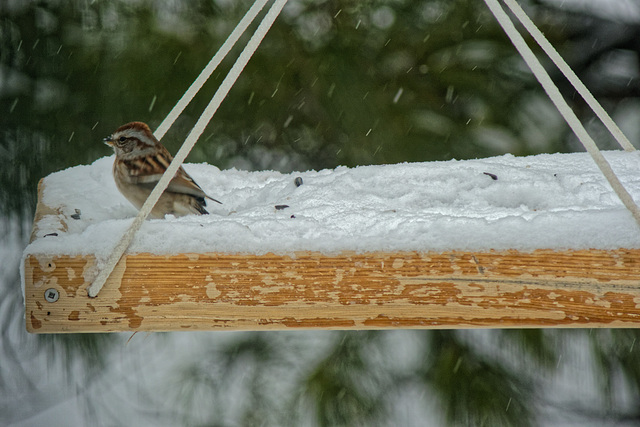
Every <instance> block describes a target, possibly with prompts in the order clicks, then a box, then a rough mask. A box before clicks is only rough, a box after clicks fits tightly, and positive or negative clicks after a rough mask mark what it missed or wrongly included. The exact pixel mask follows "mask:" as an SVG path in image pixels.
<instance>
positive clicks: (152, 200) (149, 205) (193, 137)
mask: <svg viewBox="0 0 640 427" xmlns="http://www.w3.org/2000/svg"><path fill="white" fill-rule="evenodd" d="M286 2H287V0H275V2H274V4H273V6H271V9H269V12H267V14H266V15H265V17H264V18H263V20H262V22H261V23H260V25H259V26H258V28H257V30H256V32H255V33H254V34H253V36H252V37H251V39H250V40H249V42H248V43H247V46H246V47H245V48H244V50H243V51H242V53H241V54H240V56H239V57H238V59H237V60H236V62H235V64H233V67H231V70H230V71H229V74H227V77H225V79H224V80H223V81H222V84H220V87H219V88H218V90H217V91H216V93H215V95H214V96H213V98H212V99H211V101H210V102H209V105H207V108H205V110H204V112H203V113H202V115H201V116H200V118H199V119H198V121H197V122H196V124H195V125H194V127H193V129H192V130H191V132H190V133H189V135H188V136H187V139H186V140H185V141H184V143H183V144H182V146H181V147H180V150H178V152H177V153H176V155H175V157H174V158H173V161H172V162H171V163H170V164H169V166H168V167H167V170H166V171H165V173H164V174H163V175H162V177H161V178H160V180H159V181H158V183H157V184H156V186H155V187H154V189H153V191H151V194H149V197H147V200H146V201H145V202H144V204H143V205H142V207H141V208H140V212H139V213H138V215H137V216H136V217H135V218H134V220H133V223H132V224H131V225H130V226H129V228H128V229H127V231H125V233H124V235H123V236H122V238H121V239H120V241H119V242H118V244H117V245H116V247H115V248H114V249H113V251H112V252H111V254H110V255H109V257H108V258H107V262H106V265H105V266H104V268H103V269H102V270H101V271H100V273H99V274H98V276H97V277H96V280H94V282H93V283H92V284H91V285H90V286H89V288H88V289H87V291H88V294H89V296H90V297H92V298H93V297H96V296H97V295H98V293H99V292H100V290H101V289H102V287H103V286H104V284H105V283H106V281H107V279H108V278H109V276H110V275H111V273H112V271H113V269H114V268H115V267H116V265H117V264H118V261H120V258H122V255H123V254H124V252H125V251H126V250H127V248H128V247H129V245H130V244H131V242H132V241H133V238H134V236H135V234H136V233H137V231H138V230H139V229H140V227H141V226H142V224H143V222H144V220H145V219H146V218H147V216H148V215H149V213H150V212H151V210H152V209H153V206H154V205H155V204H156V203H157V202H158V199H160V196H161V195H162V193H163V192H164V190H165V189H166V188H167V186H168V185H169V182H170V181H171V180H172V179H173V177H174V175H175V174H176V172H177V171H178V168H179V167H180V166H181V165H182V162H184V159H185V158H186V157H187V155H188V154H189V152H190V151H191V149H192V148H193V146H194V145H195V143H196V141H197V140H198V138H199V137H200V135H202V132H204V129H205V128H206V126H207V124H208V123H209V121H211V118H212V117H213V115H214V114H215V112H216V111H217V110H218V107H219V106H220V104H221V103H222V101H223V100H224V98H225V97H226V96H227V94H228V93H229V90H231V87H232V86H233V84H234V83H235V82H236V80H237V79H238V77H239V76H240V73H241V72H242V70H243V69H244V67H245V66H246V65H247V63H248V62H249V59H251V56H253V54H254V52H255V51H256V49H257V48H258V46H259V45H260V42H262V39H263V38H264V36H265V35H266V34H267V32H268V31H269V29H270V28H271V26H272V25H273V23H274V22H275V20H276V18H277V17H278V15H279V14H280V11H281V10H282V8H283V7H284V5H285V4H286Z"/></svg>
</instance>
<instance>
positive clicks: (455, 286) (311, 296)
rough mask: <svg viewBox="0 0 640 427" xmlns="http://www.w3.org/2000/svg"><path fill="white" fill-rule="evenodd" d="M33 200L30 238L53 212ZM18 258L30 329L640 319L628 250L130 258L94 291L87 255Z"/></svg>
mask: <svg viewBox="0 0 640 427" xmlns="http://www.w3.org/2000/svg"><path fill="white" fill-rule="evenodd" d="M41 187H42V185H41ZM39 193H40V194H42V188H40V191H39ZM41 199H42V198H41V197H40V202H39V204H38V207H37V212H36V216H35V223H34V235H35V231H39V232H40V233H42V231H43V227H47V225H46V224H47V222H46V221H42V219H43V218H44V217H45V216H46V215H49V214H56V215H61V212H60V211H56V210H54V209H52V208H50V207H47V206H45V205H44V204H43V203H42V201H41ZM62 223H63V224H64V221H62ZM44 231H46V232H51V233H55V232H56V231H57V230H53V229H52V230H44ZM24 262H25V265H24V270H25V275H24V281H25V283H24V286H25V292H26V327H27V330H28V331H29V332H34V333H60V332H112V331H183V330H218V329H226V330H291V329H401V328H402V329H404V328H421V329H430V328H452V329H453V328H536V327H589V328H592V327H639V326H640V250H637V249H618V250H609V251H606V250H567V251H553V250H536V251H533V252H526V253H523V252H518V251H515V250H508V251H489V252H461V251H447V252H425V253H418V252H395V253H385V252H372V253H358V254H356V253H341V254H339V255H324V254H321V253H314V252H298V253H295V254H294V255H273V254H267V255H260V256H257V255H243V254H224V253H204V254H180V255H175V256H158V255H151V254H148V253H138V254H131V255H126V256H125V257H124V258H123V259H122V260H121V261H120V263H119V265H118V266H117V268H116V270H115V271H114V272H113V274H112V275H111V278H110V279H109V281H108V282H107V283H106V285H105V287H104V288H103V289H102V291H101V292H100V294H99V295H98V297H96V298H89V297H88V296H87V291H86V288H87V286H88V285H89V284H90V280H91V279H92V277H94V275H95V274H94V273H95V272H94V270H95V268H94V263H95V258H94V257H93V256H64V255H60V256H47V257H45V256H37V255H28V256H27V257H26V258H25V261H24Z"/></svg>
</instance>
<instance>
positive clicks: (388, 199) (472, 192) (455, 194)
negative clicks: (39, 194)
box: [25, 152, 640, 259]
mask: <svg viewBox="0 0 640 427" xmlns="http://www.w3.org/2000/svg"><path fill="white" fill-rule="evenodd" d="M605 156H606V158H607V160H608V161H609V162H610V163H611V165H612V167H613V169H614V170H615V171H616V173H617V174H618V176H619V177H620V179H621V181H622V183H623V184H624V185H625V187H626V188H627V189H628V190H629V192H630V193H631V194H632V196H633V197H634V199H635V200H636V201H640V153H638V152H633V153H627V152H607V153H605ZM113 159H114V158H113V156H112V157H105V158H102V159H99V160H97V161H96V162H94V163H93V164H92V165H89V166H77V167H73V168H70V169H67V170H64V171H60V172H57V173H54V174H51V175H50V176H48V177H47V178H46V179H45V191H44V194H43V202H44V203H45V204H46V205H47V206H49V207H52V208H54V209H58V211H59V212H62V213H63V214H64V215H50V216H47V217H45V218H44V219H43V221H44V222H43V223H41V224H44V223H47V224H48V226H50V227H51V228H46V227H41V228H40V230H41V231H40V232H39V234H40V235H39V236H38V238H37V239H36V240H35V241H34V242H33V243H31V244H30V245H29V246H28V247H27V248H26V250H25V254H28V253H37V254H68V255H75V254H95V255H96V256H97V257H98V258H99V259H100V258H102V257H106V256H107V255H108V253H109V252H110V251H111V249H112V248H113V247H114V246H115V245H116V243H117V241H118V239H119V238H120V236H121V235H122V234H123V233H124V231H125V229H126V228H127V227H128V226H129V225H130V224H131V222H132V218H133V217H134V216H135V215H136V213H137V211H136V209H135V208H134V207H133V206H132V205H130V204H129V202H128V201H127V200H126V199H125V198H124V197H123V196H122V195H121V194H120V193H119V192H118V190H117V189H116V187H115V184H114V182H113V178H112V176H111V165H112V163H113ZM185 169H186V170H187V172H188V173H189V174H191V176H192V177H193V178H194V179H195V180H196V182H198V183H199V184H200V186H201V187H202V188H203V189H204V190H205V192H207V193H208V194H210V195H211V196H212V197H214V198H216V199H218V200H220V201H222V202H223V205H218V204H215V203H209V206H208V209H209V211H210V213H211V214H210V215H204V216H188V217H182V218H174V217H169V218H166V219H164V220H148V221H147V222H146V223H145V224H144V225H143V227H142V229H141V230H140V232H139V233H138V234H137V236H136V238H135V240H134V242H133V244H132V246H131V247H130V249H129V252H151V253H156V254H175V253H205V252H227V253H253V254H262V253H267V252H274V253H293V252H295V251H303V250H310V251H321V252H325V253H336V252H339V251H356V252H366V251H402V250H417V251H429V250H435V251H441V250H450V249H459V250H489V249H509V248H513V249H519V250H532V249H538V248H551V249H569V248H573V249H588V248H600V249H614V248H621V247H623V248H640V228H639V227H638V225H637V224H636V223H635V222H634V220H633V218H632V216H631V214H630V213H629V212H628V211H627V210H626V209H625V208H624V206H623V205H622V203H621V202H620V200H619V199H618V198H617V197H616V195H615V194H614V193H613V191H612V190H611V188H610V187H609V185H608V183H607V182H606V180H605V179H604V177H603V176H602V175H601V173H600V171H599V170H598V169H597V167H596V166H595V164H594V163H593V161H592V160H591V158H590V157H589V156H588V155H587V154H586V153H574V154H544V155H538V156H531V157H514V156H512V155H505V156H501V157H494V158H488V159H480V160H466V161H455V160H454V161H447V162H431V163H405V164H396V165H383V166H361V167H356V168H346V167H338V168H336V169H333V170H321V171H317V172H316V171H307V172H294V173H291V174H282V173H279V172H273V171H264V172H247V171H241V170H236V169H231V170H224V171H221V170H219V169H218V168H216V167H215V166H211V165H206V164H187V165H185ZM298 177H300V178H301V179H302V185H300V186H297V185H296V182H295V181H296V178H298ZM76 209H77V211H76ZM71 215H74V216H75V217H76V218H78V219H72V218H71ZM63 216H64V217H66V218H63ZM61 221H64V222H65V223H66V225H67V230H66V231H58V230H56V227H59V225H60V224H61ZM52 231H55V232H56V233H57V235H49V236H45V234H48V233H51V232H52Z"/></svg>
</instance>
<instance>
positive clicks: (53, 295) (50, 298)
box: [44, 288, 60, 302]
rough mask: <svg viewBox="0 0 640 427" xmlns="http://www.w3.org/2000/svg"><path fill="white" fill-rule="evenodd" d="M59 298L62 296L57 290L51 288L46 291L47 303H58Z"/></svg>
mask: <svg viewBox="0 0 640 427" xmlns="http://www.w3.org/2000/svg"><path fill="white" fill-rule="evenodd" d="M58 298H60V294H59V293H58V290H57V289H54V288H49V289H47V290H46V291H44V299H45V300H46V301H47V302H56V301H58Z"/></svg>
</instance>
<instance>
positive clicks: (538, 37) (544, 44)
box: [504, 0, 636, 151]
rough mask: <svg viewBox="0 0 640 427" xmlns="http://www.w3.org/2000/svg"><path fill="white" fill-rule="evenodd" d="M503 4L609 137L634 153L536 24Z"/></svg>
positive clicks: (507, 0) (509, 0) (510, 2)
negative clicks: (590, 110)
mask: <svg viewBox="0 0 640 427" xmlns="http://www.w3.org/2000/svg"><path fill="white" fill-rule="evenodd" d="M504 2H505V4H506V5H507V6H508V7H509V9H511V12H513V14H514V15H515V17H516V18H518V21H520V23H521V24H522V25H523V26H524V28H525V29H526V30H527V31H528V32H529V34H531V36H532V37H533V39H534V40H535V41H536V43H538V45H540V47H541V48H542V50H543V51H544V53H546V54H547V56H548V57H549V58H551V60H552V61H553V63H554V64H556V67H558V69H559V70H560V71H561V72H562V74H564V76H565V77H566V78H567V79H568V80H569V82H570V83H571V84H572V85H573V87H574V88H575V89H576V90H577V91H578V93H579V94H580V96H582V98H583V99H584V100H585V101H586V103H587V105H589V107H590V108H591V109H592V110H593V112H594V113H596V116H598V118H599V119H600V121H601V122H602V123H603V124H604V125H605V127H606V128H607V129H608V130H609V132H610V133H611V135H613V137H614V138H615V140H616V141H618V144H620V146H621V147H622V148H624V149H625V150H626V151H635V149H636V148H635V147H634V146H633V145H632V144H631V142H630V141H629V139H628V138H627V137H626V136H625V134H624V133H623V132H622V131H621V130H620V128H619V127H618V125H617V124H616V123H615V122H614V121H613V119H612V118H611V116H609V114H607V112H606V111H605V110H604V108H602V105H600V103H599V102H598V101H597V100H596V99H595V98H594V97H593V95H592V94H591V92H590V91H589V89H587V87H586V86H585V85H584V83H582V80H580V78H579V77H578V76H577V75H576V73H574V72H573V70H572V69H571V67H570V66H569V64H567V63H566V61H565V60H564V59H563V58H562V56H560V54H559V53H558V51H557V50H556V49H555V48H554V47H553V45H552V44H551V43H549V40H547V38H546V37H545V36H544V34H542V32H541V31H540V29H538V27H537V26H536V24H534V23H533V21H531V19H530V18H529V17H528V16H527V14H526V13H525V11H524V10H523V9H522V7H520V5H519V4H518V3H517V2H516V1H515V0H504Z"/></svg>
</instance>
